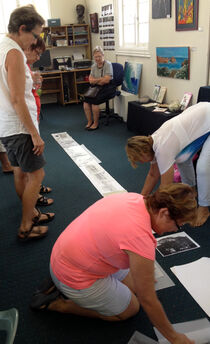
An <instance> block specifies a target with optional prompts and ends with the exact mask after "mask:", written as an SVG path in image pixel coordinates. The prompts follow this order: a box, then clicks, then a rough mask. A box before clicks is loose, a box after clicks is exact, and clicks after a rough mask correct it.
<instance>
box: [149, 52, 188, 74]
mask: <svg viewBox="0 0 210 344" xmlns="http://www.w3.org/2000/svg"><path fill="white" fill-rule="evenodd" d="M156 55H157V75H158V76H165V77H168V78H175V79H186V80H189V79H190V48H189V47H158V48H156Z"/></svg>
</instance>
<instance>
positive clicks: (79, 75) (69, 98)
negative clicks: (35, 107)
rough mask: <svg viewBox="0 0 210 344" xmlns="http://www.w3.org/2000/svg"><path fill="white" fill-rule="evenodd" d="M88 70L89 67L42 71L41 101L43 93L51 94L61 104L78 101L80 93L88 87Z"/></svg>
mask: <svg viewBox="0 0 210 344" xmlns="http://www.w3.org/2000/svg"><path fill="white" fill-rule="evenodd" d="M90 70H91V69H90V68H85V69H71V70H67V71H66V70H64V71H63V70H62V71H61V70H52V71H44V72H42V73H41V75H42V77H43V82H42V95H41V102H42V103H43V100H44V98H45V95H50V94H51V95H52V94H53V95H54V96H56V98H57V101H58V102H59V103H61V104H62V105H66V104H71V103H79V101H80V95H82V94H83V93H84V92H85V91H86V90H87V88H88V87H89V81H88V80H87V78H88V76H89V74H90ZM48 98H49V97H48Z"/></svg>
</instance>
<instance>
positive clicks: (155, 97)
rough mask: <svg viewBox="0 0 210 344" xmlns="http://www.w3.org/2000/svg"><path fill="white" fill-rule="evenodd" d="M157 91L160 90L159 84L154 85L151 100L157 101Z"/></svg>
mask: <svg viewBox="0 0 210 344" xmlns="http://www.w3.org/2000/svg"><path fill="white" fill-rule="evenodd" d="M159 92H160V85H155V87H154V90H153V94H152V100H154V101H155V102H156V101H157V98H158V94H159Z"/></svg>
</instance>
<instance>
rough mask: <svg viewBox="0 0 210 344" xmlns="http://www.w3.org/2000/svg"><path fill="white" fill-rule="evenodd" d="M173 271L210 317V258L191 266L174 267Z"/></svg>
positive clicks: (201, 259) (195, 262) (199, 260)
mask: <svg viewBox="0 0 210 344" xmlns="http://www.w3.org/2000/svg"><path fill="white" fill-rule="evenodd" d="M171 270H172V272H173V273H174V274H175V275H176V277H177V278H178V279H179V280H180V282H181V283H182V284H183V285H184V287H185V288H186V289H187V291H188V292H189V293H190V294H191V296H192V297H193V298H194V299H195V301H196V302H197V303H198V304H199V306H200V307H201V308H202V309H203V310H204V312H206V314H207V315H208V316H209V317H210V288H209V286H210V273H209V272H210V258H207V257H203V258H200V259H198V260H196V261H194V262H192V263H189V264H184V265H179V266H173V267H172V268H171Z"/></svg>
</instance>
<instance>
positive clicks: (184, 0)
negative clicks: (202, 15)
mask: <svg viewBox="0 0 210 344" xmlns="http://www.w3.org/2000/svg"><path fill="white" fill-rule="evenodd" d="M198 5H199V0H176V31H183V30H197V29H198Z"/></svg>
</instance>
